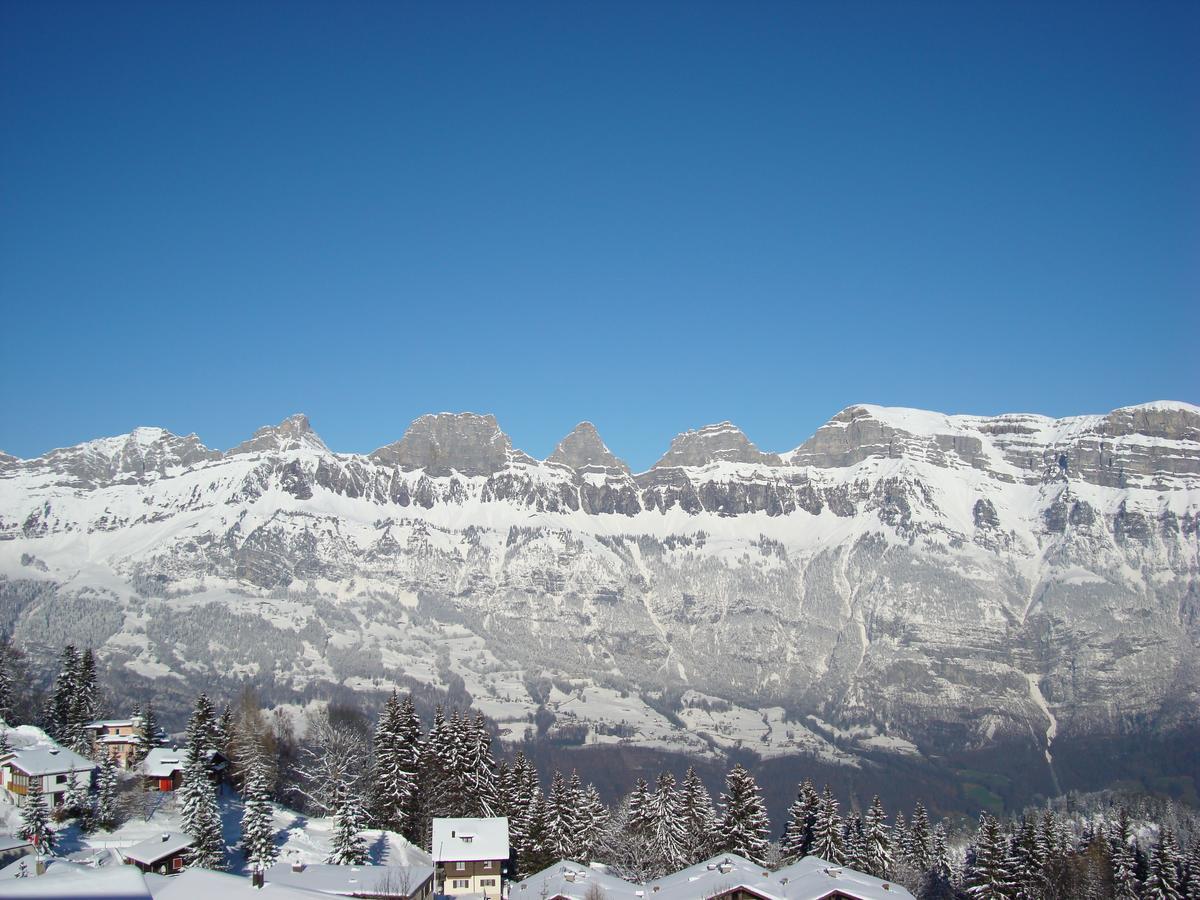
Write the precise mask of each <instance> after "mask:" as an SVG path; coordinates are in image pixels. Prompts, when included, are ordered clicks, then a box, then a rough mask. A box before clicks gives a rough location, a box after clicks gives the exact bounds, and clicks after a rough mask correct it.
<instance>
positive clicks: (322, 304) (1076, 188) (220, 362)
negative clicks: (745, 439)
mask: <svg viewBox="0 0 1200 900" xmlns="http://www.w3.org/2000/svg"><path fill="white" fill-rule="evenodd" d="M1197 46H1200V3H1195V2H1179V3H1176V2H1169V0H1168V2H1159V3H1138V2H1128V3H1117V4H1110V3H1098V2H1087V3H1080V4H1078V5H1074V4H1069V3H1045V2H1036V3H1032V2H1031V3H1019V2H1017V3H962V2H947V3H907V2H905V3H896V2H891V0H888V2H880V3H864V2H841V0H838V2H829V3H813V4H808V3H800V2H787V3H781V4H770V3H754V4H738V3H728V2H726V3H717V4H712V5H709V4H703V3H694V2H687V3H680V4H671V3H665V2H662V3H660V2H654V3H640V2H639V3H592V4H585V3H575V2H567V3H563V2H554V3H547V4H544V5H542V4H524V3H495V2H487V3H479V4H473V3H471V4H463V3H430V4H427V5H423V6H418V5H415V4H404V3H395V2H388V3H382V2H381V3H333V2H329V3H304V2H287V3H282V2H281V3H254V2H251V3H245V2H205V3H199V2H194V3H159V2H155V3H147V4H137V3H119V2H118V3H92V2H79V3H68V4H64V3H54V2H44V0H38V2H33V0H29V2H24V3H18V2H15V0H8V2H5V3H3V4H0V122H2V123H3V124H2V125H0V301H2V308H3V319H2V320H0V321H2V322H3V331H2V334H3V345H2V347H3V382H2V384H0V388H2V391H0V397H2V399H0V448H3V449H5V450H7V451H8V452H10V453H16V454H18V455H21V456H32V455H36V454H39V453H42V452H44V451H46V450H47V449H49V448H51V447H54V446H62V445H67V444H71V443H75V442H78V441H80V440H84V439H87V438H90V437H96V436H100V435H105V434H116V433H120V432H123V431H127V430H129V429H130V428H132V427H134V426H136V425H138V424H155V425H162V426H164V427H167V428H170V429H172V430H175V431H180V432H185V433H186V432H190V431H195V432H197V433H198V434H199V435H200V436H201V438H202V439H203V440H204V441H205V442H206V443H208V444H209V445H210V446H215V447H221V448H223V447H228V446H230V445H232V444H234V443H236V442H238V441H240V440H242V439H243V438H244V437H245V436H247V435H248V434H249V433H250V432H251V431H252V430H253V429H254V428H255V427H256V426H258V425H260V424H264V423H268V422H273V421H277V420H279V419H281V418H283V417H284V416H286V415H288V414H289V413H292V412H295V411H304V412H307V413H308V414H309V415H310V416H311V418H312V420H313V424H314V426H315V427H316V428H317V430H318V431H319V432H320V433H321V434H322V436H323V437H324V438H325V439H326V441H327V442H328V443H330V444H331V445H332V446H333V447H334V448H335V449H341V450H359V451H368V450H371V449H373V448H374V447H376V446H379V445H381V444H384V443H387V442H389V441H391V440H394V439H396V438H397V437H399V436H400V435H401V433H402V432H403V431H404V428H405V427H406V426H407V424H408V423H409V422H410V421H411V420H412V419H413V418H415V417H416V416H417V415H419V414H421V413H423V412H429V411H439V410H464V409H466V410H474V411H479V412H494V413H495V414H496V415H497V417H498V418H499V419H500V422H501V425H502V426H503V427H504V428H505V430H506V431H507V432H508V433H509V434H510V435H512V437H513V440H514V442H515V443H516V445H517V446H519V447H521V448H523V449H525V450H527V451H529V452H531V453H533V454H535V455H539V456H541V455H545V454H547V453H549V452H550V450H551V449H552V448H553V446H554V444H555V443H556V442H557V440H558V439H559V438H560V437H561V436H562V435H563V434H565V433H566V432H567V431H568V430H569V429H570V428H571V427H572V426H573V425H574V424H575V423H576V422H577V421H579V420H580V419H585V418H586V419H590V420H592V421H593V422H595V423H596V424H597V426H598V427H599V429H600V432H601V434H602V435H603V436H604V437H605V439H606V440H607V442H608V443H609V445H610V446H611V447H612V448H613V450H614V451H615V452H617V453H619V454H621V455H623V456H625V457H626V458H627V459H629V460H630V462H631V463H632V464H633V465H634V466H635V467H637V468H641V467H644V466H647V465H649V464H650V463H652V462H653V461H654V459H655V458H657V456H658V455H659V454H660V453H661V452H662V451H663V450H664V449H665V448H666V446H667V443H668V441H669V439H670V438H671V436H672V435H673V434H675V433H677V432H679V431H681V430H683V429H686V428H689V427H696V426H699V425H702V424H704V423H707V422H711V421H717V420H721V419H732V420H733V421H735V422H737V423H738V424H739V425H741V426H742V427H743V428H744V429H745V430H746V432H747V433H748V434H749V435H750V437H751V439H752V440H754V441H756V442H757V443H758V444H759V445H760V446H762V447H764V448H767V449H772V450H781V449H787V448H790V447H792V446H794V445H796V444H798V443H799V442H800V441H801V440H803V439H804V438H806V437H807V436H808V435H809V434H811V432H812V431H813V430H814V429H815V428H816V427H818V426H819V425H820V424H821V422H823V421H825V420H826V419H827V418H828V417H829V416H831V415H833V414H834V413H835V412H837V410H838V409H840V408H842V407H844V406H846V405H848V404H850V403H853V402H876V403H883V404H890V405H905V406H919V407H925V408H931V409H938V410H943V411H947V412H978V413H993V412H1001V411H1010V410H1012V411H1018V410H1019V411H1035V412H1044V413H1047V414H1051V415H1068V414H1072V413H1077V412H1096V411H1104V410H1107V409H1111V408H1113V407H1115V406H1120V405H1124V404H1129V403H1136V402H1142V401H1146V400H1151V399H1163V398H1169V399H1182V400H1190V401H1192V402H1198V401H1200V390H1198V388H1200V374H1198V373H1200V364H1198V362H1197V359H1198V356H1200V354H1198V353H1197V348H1198V346H1200V256H1198V255H1200V54H1197V52H1196V47H1197Z"/></svg>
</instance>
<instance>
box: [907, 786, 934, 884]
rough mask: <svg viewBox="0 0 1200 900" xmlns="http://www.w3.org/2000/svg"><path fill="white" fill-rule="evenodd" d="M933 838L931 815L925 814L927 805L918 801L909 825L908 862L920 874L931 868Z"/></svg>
mask: <svg viewBox="0 0 1200 900" xmlns="http://www.w3.org/2000/svg"><path fill="white" fill-rule="evenodd" d="M931 838H932V834H931V832H930V828H929V815H928V814H927V813H926V812H925V804H923V803H922V802H921V801H920V800H918V801H917V804H916V806H914V807H913V814H912V818H911V819H910V820H909V823H908V860H909V864H910V865H912V867H913V868H914V869H916V870H917V871H918V872H924V871H925V870H926V869H928V868H929V849H930V839H931Z"/></svg>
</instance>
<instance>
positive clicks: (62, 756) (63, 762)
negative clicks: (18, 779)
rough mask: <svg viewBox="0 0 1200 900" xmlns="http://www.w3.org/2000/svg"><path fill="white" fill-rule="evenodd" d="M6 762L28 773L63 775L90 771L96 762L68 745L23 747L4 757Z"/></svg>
mask: <svg viewBox="0 0 1200 900" xmlns="http://www.w3.org/2000/svg"><path fill="white" fill-rule="evenodd" d="M4 764H5V765H9V766H12V767H13V768H15V769H20V770H21V771H22V772H24V773H25V774H26V775H61V774H63V773H66V772H90V771H91V770H92V769H94V768H96V764H95V763H94V762H92V761H91V760H90V759H87V758H86V757H83V756H80V755H79V754H78V753H76V752H75V751H73V750H68V749H67V748H66V747H59V746H58V745H57V744H55V745H53V746H49V747H47V746H41V747H22V748H20V749H17V750H13V752H12V754H11V755H9V756H6V757H4Z"/></svg>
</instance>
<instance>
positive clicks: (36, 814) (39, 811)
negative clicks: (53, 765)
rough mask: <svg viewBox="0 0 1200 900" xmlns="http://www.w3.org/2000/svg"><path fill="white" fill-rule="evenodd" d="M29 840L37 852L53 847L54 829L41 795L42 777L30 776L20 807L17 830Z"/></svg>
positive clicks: (49, 849)
mask: <svg viewBox="0 0 1200 900" xmlns="http://www.w3.org/2000/svg"><path fill="white" fill-rule="evenodd" d="M17 834H18V835H20V836H21V837H23V838H24V839H25V840H27V841H30V842H31V843H32V844H33V845H34V846H35V847H36V848H37V850H38V852H39V853H49V852H50V851H51V850H53V849H54V829H53V828H51V827H50V813H49V812H48V811H47V810H46V800H45V798H44V797H43V796H42V779H41V778H32V779H30V781H29V790H28V792H27V793H26V794H25V805H24V806H23V807H21V828H20V830H19V831H18V832H17Z"/></svg>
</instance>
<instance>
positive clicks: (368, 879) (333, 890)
mask: <svg viewBox="0 0 1200 900" xmlns="http://www.w3.org/2000/svg"><path fill="white" fill-rule="evenodd" d="M432 878H433V866H423V865H417V866H333V865H297V866H293V865H292V864H290V863H276V864H275V865H273V866H271V868H269V869H267V872H266V881H267V883H268V884H279V885H285V886H287V887H294V888H303V889H305V890H309V891H318V892H320V893H322V894H338V895H340V896H346V897H352V896H354V895H356V894H363V893H381V894H382V893H387V892H392V893H397V894H400V893H403V894H404V895H405V896H409V897H411V896H412V895H413V894H416V893H419V892H420V890H421V887H422V886H423V885H424V884H425V883H426V882H428V881H430V880H431V879H432Z"/></svg>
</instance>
